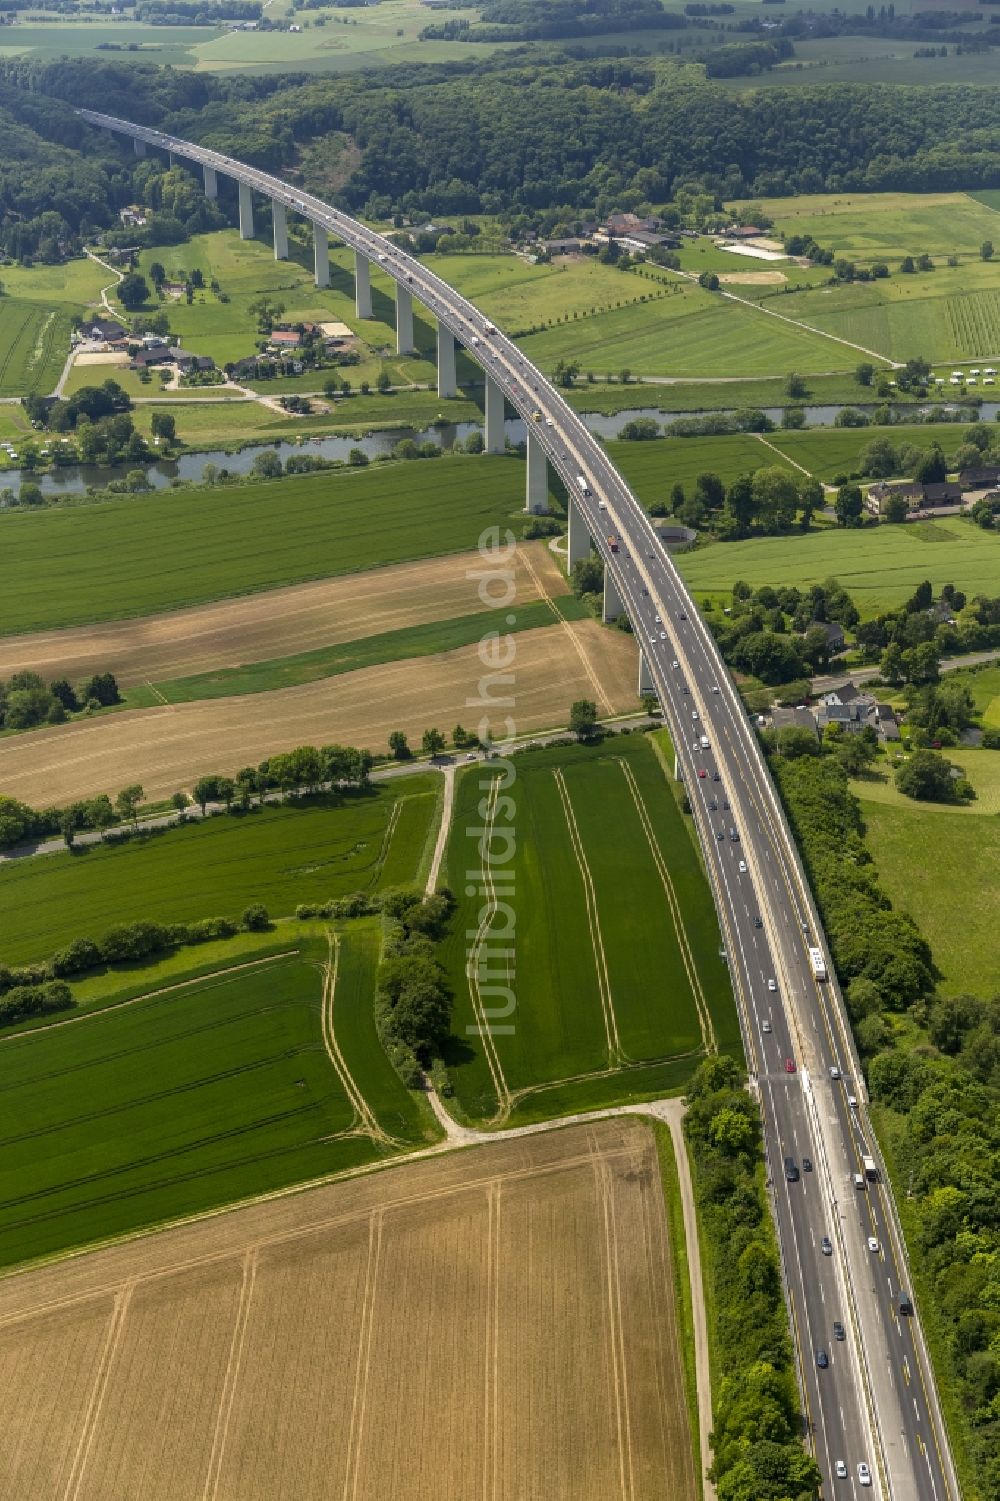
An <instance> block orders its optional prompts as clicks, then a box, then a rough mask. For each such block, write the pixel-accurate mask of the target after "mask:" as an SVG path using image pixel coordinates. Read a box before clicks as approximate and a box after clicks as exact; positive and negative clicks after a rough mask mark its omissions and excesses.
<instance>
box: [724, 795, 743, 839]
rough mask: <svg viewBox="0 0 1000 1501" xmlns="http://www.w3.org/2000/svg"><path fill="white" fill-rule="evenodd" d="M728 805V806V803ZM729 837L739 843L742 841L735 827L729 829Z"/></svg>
mask: <svg viewBox="0 0 1000 1501" xmlns="http://www.w3.org/2000/svg"><path fill="white" fill-rule="evenodd" d="M726 806H727V807H728V804H727V805H726ZM729 837H730V839H731V840H732V841H733V843H734V844H739V842H740V836H739V834H738V833H737V832H736V830H735V829H730V830H729Z"/></svg>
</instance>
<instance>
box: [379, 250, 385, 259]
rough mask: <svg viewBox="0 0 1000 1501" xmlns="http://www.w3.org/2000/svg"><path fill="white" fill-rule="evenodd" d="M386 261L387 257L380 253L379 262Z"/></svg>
mask: <svg viewBox="0 0 1000 1501" xmlns="http://www.w3.org/2000/svg"><path fill="white" fill-rule="evenodd" d="M385 259H386V257H385V255H384V254H383V253H382V252H381V251H380V252H379V260H380V261H384V260H385Z"/></svg>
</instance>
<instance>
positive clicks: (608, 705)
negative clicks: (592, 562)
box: [520, 549, 615, 715]
mask: <svg viewBox="0 0 1000 1501" xmlns="http://www.w3.org/2000/svg"><path fill="white" fill-rule="evenodd" d="M520 556H521V558H522V560H523V562H524V566H525V569H526V571H527V573H528V574H529V575H530V577H531V581H532V583H533V584H534V586H535V588H536V589H537V590H538V595H539V598H540V599H543V600H544V601H545V603H546V604H547V605H548V607H549V609H550V610H551V611H552V614H553V615H554V616H555V619H556V622H557V624H558V625H559V626H560V627H561V629H562V630H564V631H566V632H567V633H568V635H569V639H570V641H571V642H572V644H573V650H574V651H575V652H576V654H577V656H578V657H579V658H580V665H581V666H582V668H583V670H584V672H585V673H586V674H587V677H588V678H589V679H590V682H591V685H592V687H593V689H594V692H595V693H596V695H597V697H598V698H599V699H600V701H601V703H602V704H603V705H604V712H605V713H606V714H610V715H613V714H614V712H615V706H614V704H613V703H612V702H611V700H610V698H609V697H608V695H607V693H606V692H605V689H604V684H603V683H602V682H601V679H600V676H599V675H598V673H597V671H596V670H595V668H594V667H593V666H592V664H591V661H590V658H589V657H588V656H587V653H586V650H585V648H584V647H583V645H582V644H581V642H580V640H579V637H578V636H577V634H576V632H575V631H574V629H573V622H572V621H569V620H567V619H566V618H565V617H564V616H563V615H561V614H560V613H559V607H558V605H557V604H556V602H555V600H554V599H553V598H552V596H551V595H550V594H549V593H548V591H547V590H546V589H545V586H544V585H543V583H542V581H541V579H540V578H539V577H538V574H537V573H536V571H535V569H534V567H533V565H532V562H531V559H530V558H529V557H528V556H527V554H526V553H525V551H524V550H523V549H521V553H520Z"/></svg>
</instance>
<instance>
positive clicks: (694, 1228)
mask: <svg viewBox="0 0 1000 1501" xmlns="http://www.w3.org/2000/svg"><path fill="white" fill-rule="evenodd" d="M426 1087H427V1099H428V1101H429V1103H430V1107H431V1109H432V1110H433V1112H434V1115H435V1118H436V1119H437V1122H438V1124H439V1125H440V1127H441V1129H442V1130H443V1131H444V1133H445V1140H444V1141H443V1142H441V1143H440V1144H439V1145H438V1146H436V1147H431V1148H430V1149H429V1151H430V1152H442V1151H446V1150H447V1149H448V1148H449V1147H470V1146H481V1145H482V1144H483V1143H484V1142H491V1141H513V1140H514V1139H515V1138H517V1137H518V1136H534V1135H537V1134H538V1133H539V1132H541V1131H551V1130H553V1129H554V1128H555V1127H560V1126H579V1125H585V1124H586V1123H587V1122H588V1121H593V1120H602V1119H607V1118H610V1117H612V1116H618V1115H647V1116H648V1115H651V1116H654V1117H655V1118H656V1119H657V1120H659V1121H662V1122H663V1123H664V1124H665V1125H666V1126H667V1128H668V1129H669V1131H670V1140H671V1143H672V1145H673V1149H674V1161H675V1162H676V1164H677V1178H678V1181H679V1183H680V1195H681V1212H682V1217H683V1220H684V1240H685V1243H686V1245H687V1264H688V1280H689V1282H690V1286H691V1308H692V1312H693V1315H694V1351H695V1373H696V1382H697V1388H698V1436H699V1442H700V1453H701V1469H702V1487H703V1496H704V1501H715V1487H714V1485H713V1484H712V1482H711V1481H710V1480H709V1478H708V1472H709V1469H710V1467H711V1464H712V1447H711V1444H710V1442H709V1439H710V1436H711V1433H712V1375H711V1367H710V1365H709V1357H708V1324H707V1320H706V1317H705V1290H704V1286H703V1282H702V1272H701V1251H700V1248H699V1244H698V1220H697V1216H696V1212H695V1202H694V1186H693V1184H692V1182H691V1164H690V1162H689V1160H688V1155H687V1144H686V1142H685V1140H684V1130H683V1120H684V1108H685V1107H684V1103H683V1101H682V1100H676V1099H671V1100H652V1101H650V1102H649V1103H648V1104H645V1105H617V1106H612V1107H611V1108H609V1109H607V1110H590V1111H585V1112H583V1113H580V1114H577V1115H564V1116H560V1117H559V1119H558V1120H555V1121H539V1122H537V1123H535V1124H533V1125H530V1126H508V1127H505V1128H504V1129H502V1130H500V1131H477V1130H474V1129H473V1128H472V1127H471V1126H462V1125H460V1124H459V1123H458V1121H456V1120H455V1119H454V1117H453V1116H452V1115H451V1114H449V1112H448V1111H447V1110H446V1109H445V1106H444V1104H443V1102H442V1100H441V1097H440V1095H439V1094H438V1092H437V1090H436V1089H435V1088H434V1087H433V1085H432V1084H431V1083H430V1081H429V1080H428V1081H427V1085H426ZM419 1155H426V1154H419Z"/></svg>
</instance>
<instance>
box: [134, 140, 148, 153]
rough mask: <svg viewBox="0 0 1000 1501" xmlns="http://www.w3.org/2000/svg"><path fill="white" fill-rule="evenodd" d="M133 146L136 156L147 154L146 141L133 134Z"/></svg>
mask: <svg viewBox="0 0 1000 1501" xmlns="http://www.w3.org/2000/svg"><path fill="white" fill-rule="evenodd" d="M132 147H133V150H134V151H135V154H136V156H145V155H146V142H145V141H140V139H139V137H138V136H133V137H132Z"/></svg>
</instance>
